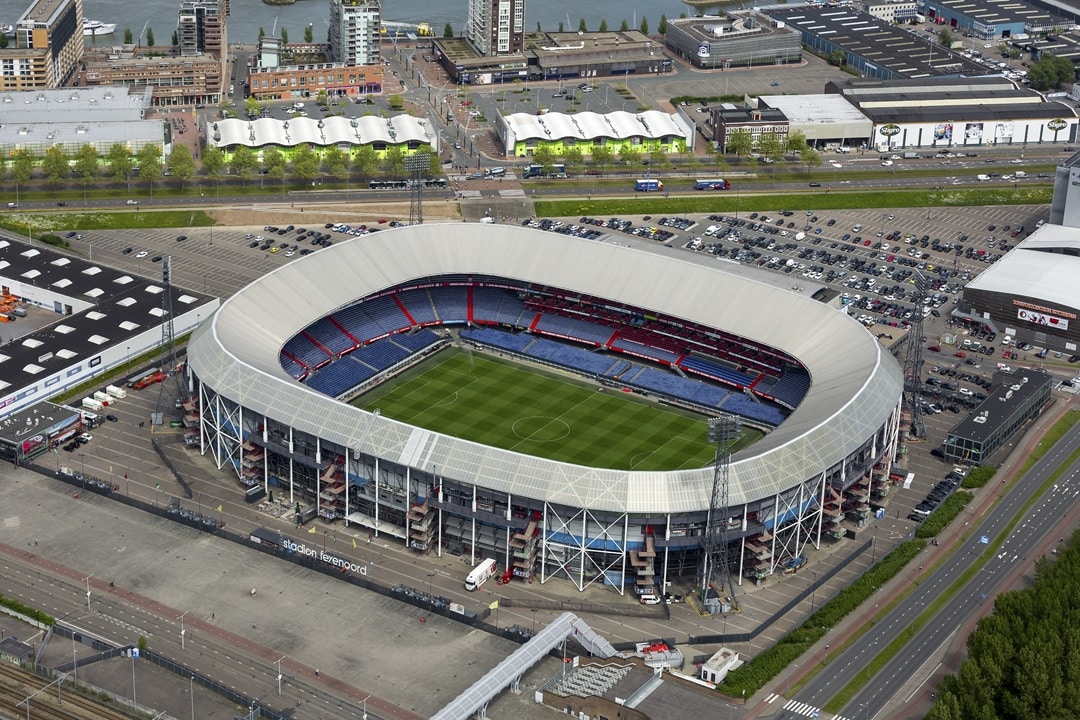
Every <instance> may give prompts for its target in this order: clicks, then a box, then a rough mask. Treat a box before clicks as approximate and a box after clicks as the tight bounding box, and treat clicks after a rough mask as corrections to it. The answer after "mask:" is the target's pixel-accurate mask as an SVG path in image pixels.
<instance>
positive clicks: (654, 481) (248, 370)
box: [188, 223, 902, 513]
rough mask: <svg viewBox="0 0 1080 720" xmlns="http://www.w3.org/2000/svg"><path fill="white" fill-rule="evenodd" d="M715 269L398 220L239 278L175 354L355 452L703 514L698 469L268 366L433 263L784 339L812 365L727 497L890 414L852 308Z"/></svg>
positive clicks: (539, 493) (840, 449) (745, 460)
mask: <svg viewBox="0 0 1080 720" xmlns="http://www.w3.org/2000/svg"><path fill="white" fill-rule="evenodd" d="M667 252H668V253H670V252H671V251H670V250H668V251H667ZM723 267H724V266H722V265H721V266H704V265H699V264H696V263H694V262H691V261H690V260H689V259H680V258H679V257H677V256H674V255H670V254H669V255H657V254H654V253H650V252H648V251H645V250H636V249H631V248H626V247H618V246H616V245H614V244H608V243H604V242H597V241H583V240H581V239H578V238H572V237H569V236H566V235H558V234H554V233H548V232H543V231H541V230H534V229H531V228H525V227H518V226H506V225H483V224H473V223H452V224H438V225H421V226H413V227H404V228H399V229H395V230H387V231H383V232H380V233H376V234H374V235H368V236H365V237H362V238H356V239H354V240H350V241H346V242H342V243H338V244H336V245H334V246H333V247H331V248H327V249H324V250H320V251H319V252H317V253H314V254H312V255H309V256H307V257H306V258H302V259H299V260H297V261H294V262H292V263H290V264H288V265H285V266H283V267H280V268H278V269H277V270H274V271H273V272H271V273H269V274H268V275H266V276H264V277H262V278H260V279H259V280H257V281H255V282H253V283H252V284H250V285H248V286H247V287H246V288H244V289H243V290H241V291H240V292H238V293H237V294H236V295H234V296H233V297H231V298H230V299H228V300H227V301H226V302H224V303H223V304H222V306H221V309H220V310H219V311H218V312H217V313H216V314H215V315H214V317H213V318H212V320H211V321H209V322H206V323H203V325H202V326H201V327H200V328H199V330H198V331H197V332H196V333H195V335H194V337H193V339H192V341H191V343H190V345H189V348H188V358H189V362H190V364H191V367H192V369H193V370H194V372H195V373H196V375H197V376H198V377H199V379H200V380H201V381H202V382H203V383H205V384H206V385H207V386H208V387H210V388H212V389H214V390H215V391H216V392H218V393H219V394H221V395H223V396H225V397H227V398H229V399H232V400H234V401H236V402H238V403H240V404H241V405H242V406H244V407H245V408H248V409H250V410H253V411H255V412H257V413H261V414H264V415H266V416H268V417H271V418H274V419H276V420H278V421H280V422H282V423H285V424H287V425H289V426H291V427H294V428H297V429H299V430H302V431H305V432H309V433H312V434H314V435H316V436H318V437H321V438H324V439H326V440H329V441H332V442H335V443H340V444H341V445H343V446H345V447H348V448H351V449H353V451H358V452H363V453H365V454H371V455H377V456H379V457H382V458H388V459H391V460H393V461H394V462H399V463H402V464H404V465H408V466H411V467H419V468H438V472H439V474H440V475H444V476H446V477H448V478H452V479H455V480H459V481H462V482H469V483H476V484H477V485H479V486H481V487H487V488H491V489H493V490H496V491H501V492H506V493H511V494H513V495H518V496H526V497H530V498H535V499H538V500H542V501H548V502H553V503H560V504H565V505H568V506H571V507H586V508H590V509H592V510H606V511H613V512H629V513H680V512H691V511H701V510H704V509H706V508H708V506H709V502H710V494H711V489H712V481H713V473H712V469H711V468H708V467H706V468H699V469H692V470H680V471H673V472H634V471H624V470H609V469H600V468H591V467H584V466H580V465H572V464H568V463H559V462H555V461H552V460H546V459H543V458H537V457H532V456H528V455H523V454H519V453H515V452H511V451H508V450H501V449H496V448H491V447H488V446H485V445H480V444H477V443H473V442H469V441H466V440H461V439H459V438H454V437H449V436H446V435H441V434H439V433H435V432H431V431H429V430H424V429H420V428H416V427H413V426H411V425H408V424H406V423H403V422H398V421H396V420H392V419H390V418H386V417H373V416H372V415H371V414H370V413H367V412H365V411H363V410H360V409H358V408H355V407H353V406H351V405H348V404H346V403H343V402H340V401H338V400H335V399H334V398H330V397H327V396H325V395H322V394H320V393H318V392H316V391H314V390H312V389H311V388H309V387H307V386H305V385H303V384H301V383H298V382H297V381H296V380H294V379H293V378H292V377H290V376H289V375H288V374H286V373H285V371H284V370H283V369H282V367H281V365H280V362H279V352H280V350H281V348H282V346H283V345H284V343H285V342H286V341H287V340H288V339H289V338H291V337H292V336H293V335H295V334H296V333H297V332H299V331H300V330H302V329H303V328H305V327H306V326H307V325H309V324H311V323H313V322H314V321H316V320H318V319H319V318H321V317H323V316H325V315H327V314H329V313H332V312H334V311H335V310H338V309H339V308H343V307H345V306H348V305H351V304H353V303H355V302H356V300H357V299H358V298H363V297H366V296H367V295H369V294H371V293H373V292H376V291H378V290H382V289H385V288H389V287H394V286H397V285H400V284H403V283H408V282H410V281H416V280H420V279H422V278H428V277H433V276H440V275H445V274H477V275H490V276H497V277H503V278H508V279H511V280H516V281H520V282H523V283H525V282H531V283H539V284H543V285H550V286H554V287H558V288H562V289H564V290H570V291H574V290H576V291H579V292H582V293H586V294H591V295H595V296H599V297H604V298H608V299H610V300H613V301H616V302H621V303H625V304H627V305H633V306H638V307H642V308H649V309H653V310H655V311H657V312H662V313H664V314H667V315H671V316H674V317H678V318H685V319H687V320H691V321H694V322H698V323H702V324H704V325H706V326H709V327H716V328H723V329H725V330H726V331H729V332H732V333H735V334H736V335H740V336H743V337H745V338H748V339H751V340H753V341H755V342H758V343H763V344H765V345H770V346H773V347H779V348H783V349H784V350H785V351H787V352H789V353H790V354H791V355H793V356H794V357H795V358H797V359H798V360H799V362H801V363H802V364H803V365H805V366H806V368H807V369H808V370H809V372H810V375H811V378H812V385H811V388H810V391H809V393H808V394H807V395H806V398H805V399H804V400H803V402H802V404H801V405H800V406H799V407H798V408H797V409H796V410H795V411H794V412H793V413H792V414H791V416H790V417H788V419H787V420H786V421H785V422H784V423H783V424H782V425H780V427H778V428H777V429H775V430H774V431H773V432H771V433H769V434H768V435H767V436H765V438H763V439H762V440H760V441H759V442H757V443H755V444H754V445H752V446H751V447H749V448H747V449H745V450H743V451H741V452H740V453H738V454H737V455H736V456H735V457H734V458H733V462H732V466H731V470H730V483H731V484H730V493H729V501H730V503H731V505H732V506H738V505H741V504H743V503H747V502H751V501H754V500H760V499H764V498H768V497H771V496H772V495H774V494H775V493H777V492H781V491H783V490H785V489H788V488H791V487H793V486H795V485H797V484H798V483H800V482H802V481H803V480H806V479H808V478H811V477H815V476H818V475H820V474H821V473H823V472H826V471H828V470H829V469H830V468H834V467H836V466H837V465H838V464H839V463H841V462H843V461H844V460H845V459H846V458H847V457H848V456H849V455H850V454H851V453H853V452H854V451H856V450H857V449H858V448H860V447H861V446H862V445H863V443H865V441H866V440H867V439H868V438H869V437H871V436H873V434H874V433H875V432H876V431H877V430H879V429H880V428H881V427H882V426H883V424H884V423H885V422H886V420H887V419H888V418H889V417H890V416H891V414H892V413H893V412H894V411H895V410H896V408H897V405H898V403H899V399H900V394H901V391H902V373H901V371H900V367H899V365H898V364H897V362H896V360H895V359H894V358H893V357H892V356H891V355H888V354H887V353H886V352H885V351H884V350H883V349H882V348H881V346H880V345H879V344H878V342H877V341H876V339H875V338H874V337H873V336H872V335H870V334H869V333H868V332H866V330H865V328H863V327H862V326H861V325H860V324H859V323H857V322H856V321H855V320H853V319H852V318H849V317H848V316H846V315H844V314H842V313H840V312H837V311H836V310H835V309H833V308H831V307H828V306H826V305H824V304H822V303H819V302H817V301H814V300H811V299H809V298H807V297H805V296H802V295H799V294H796V293H793V292H790V291H787V290H784V289H781V288H778V287H775V286H771V285H768V284H766V283H763V282H759V281H755V280H751V279H748V278H746V277H743V276H741V275H739V274H737V270H738V269H737V268H733V270H734V271H729V270H726V269H722V268H723ZM703 425H704V423H703ZM369 426H370V432H369ZM702 431H703V432H704V427H703V430H702ZM361 439H363V442H362V443H360V440H361Z"/></svg>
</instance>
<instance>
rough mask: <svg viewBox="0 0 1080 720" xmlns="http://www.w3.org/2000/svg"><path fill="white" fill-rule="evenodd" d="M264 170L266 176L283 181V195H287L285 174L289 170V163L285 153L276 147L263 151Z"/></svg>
mask: <svg viewBox="0 0 1080 720" xmlns="http://www.w3.org/2000/svg"><path fill="white" fill-rule="evenodd" d="M263 168H265V170H266V176H267V177H269V178H273V179H274V180H280V181H281V193H282V195H284V194H285V173H286V171H287V170H288V162H287V161H286V160H285V153H283V152H281V150H279V149H278V148H276V147H272V148H267V149H266V150H263Z"/></svg>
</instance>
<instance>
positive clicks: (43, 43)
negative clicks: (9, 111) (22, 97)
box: [0, 0, 83, 91]
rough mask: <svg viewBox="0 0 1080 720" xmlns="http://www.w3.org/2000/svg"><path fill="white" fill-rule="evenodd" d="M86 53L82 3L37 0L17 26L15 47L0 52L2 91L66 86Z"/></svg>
mask: <svg viewBox="0 0 1080 720" xmlns="http://www.w3.org/2000/svg"><path fill="white" fill-rule="evenodd" d="M82 53H83V10H82V0H34V2H32V3H31V4H30V7H28V8H27V9H26V11H25V12H23V14H22V15H20V16H19V19H18V20H17V21H16V22H15V45H14V47H8V48H3V49H0V91H3V90H30V89H33V88H58V87H60V86H62V85H65V84H67V83H69V82H70V81H71V80H72V78H73V77H74V76H75V71H76V70H77V68H78V65H79V61H80V60H81V59H82Z"/></svg>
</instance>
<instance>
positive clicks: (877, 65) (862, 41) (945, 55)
mask: <svg viewBox="0 0 1080 720" xmlns="http://www.w3.org/2000/svg"><path fill="white" fill-rule="evenodd" d="M764 12H766V14H768V16H769V17H770V18H772V19H773V20H774V21H776V22H782V23H784V24H785V25H786V26H788V27H791V28H794V29H796V30H798V31H799V32H800V33H801V34H802V42H803V44H804V45H806V46H807V47H808V48H809V49H810V50H811V51H812V52H813V53H814V54H815V55H820V56H821V57H823V58H829V57H830V56H831V55H832V54H833V53H841V54H842V55H843V58H844V65H845V66H847V67H849V68H851V69H852V70H854V71H855V72H857V73H858V74H859V75H860V76H862V77H867V78H881V79H883V80H901V79H904V78H910V79H916V78H927V79H929V78H940V77H972V76H979V75H985V74H986V73H987V69H986V68H985V67H983V66H982V65H979V64H978V63H977V62H974V61H973V60H971V59H970V58H966V57H964V56H963V55H962V54H960V53H957V52H954V51H952V50H950V49H948V48H944V47H942V46H941V45H940V44H939V43H938V42H937V38H936V37H930V36H927V35H926V34H925V33H912V32H908V31H907V30H905V29H903V28H900V27H897V26H895V25H891V24H889V23H888V22H885V21H884V20H880V19H878V18H876V17H874V16H873V15H870V14H869V13H865V12H861V11H859V10H856V9H855V8H854V7H852V6H850V5H845V6H838V5H799V6H797V7H787V6H780V5H774V6H772V7H770V8H768V9H767V10H765V11H764Z"/></svg>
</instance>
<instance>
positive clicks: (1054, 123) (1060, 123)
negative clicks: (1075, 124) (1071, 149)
mask: <svg viewBox="0 0 1080 720" xmlns="http://www.w3.org/2000/svg"><path fill="white" fill-rule="evenodd" d="M1046 127H1048V128H1050V129H1051V130H1053V131H1054V132H1058V131H1060V130H1064V129H1065V128H1067V127H1069V123H1067V122H1065V121H1064V120H1062V119H1061V118H1054V119H1053V120H1051V121H1050V122H1048V123H1046Z"/></svg>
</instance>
